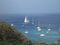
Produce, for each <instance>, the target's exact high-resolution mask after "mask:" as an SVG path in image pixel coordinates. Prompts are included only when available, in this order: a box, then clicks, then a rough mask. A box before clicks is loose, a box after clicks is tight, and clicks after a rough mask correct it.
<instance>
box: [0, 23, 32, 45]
mask: <svg viewBox="0 0 60 45" xmlns="http://www.w3.org/2000/svg"><path fill="white" fill-rule="evenodd" d="M0 45H32V43H31V41H30V40H29V39H27V38H26V37H25V36H24V35H23V34H22V33H20V32H18V30H16V29H15V28H14V27H11V25H10V24H8V23H6V22H0Z"/></svg>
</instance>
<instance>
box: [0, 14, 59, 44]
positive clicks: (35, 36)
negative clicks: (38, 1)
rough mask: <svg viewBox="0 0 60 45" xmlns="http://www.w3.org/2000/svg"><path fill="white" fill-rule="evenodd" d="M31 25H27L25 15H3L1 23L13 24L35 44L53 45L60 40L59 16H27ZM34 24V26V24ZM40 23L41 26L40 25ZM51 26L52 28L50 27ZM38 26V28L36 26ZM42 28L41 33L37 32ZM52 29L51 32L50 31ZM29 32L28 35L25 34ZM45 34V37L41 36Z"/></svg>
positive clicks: (0, 17)
mask: <svg viewBox="0 0 60 45" xmlns="http://www.w3.org/2000/svg"><path fill="white" fill-rule="evenodd" d="M27 17H28V19H29V23H28V24H25V23H24V19H25V15H23V16H22V15H21V16H20V15H9V16H8V15H1V16H0V21H6V22H8V23H10V24H13V25H14V27H16V28H17V29H18V31H20V32H21V33H22V34H24V35H25V36H26V37H27V38H28V39H30V40H31V41H32V42H33V43H37V42H46V43H52V42H57V40H59V39H60V35H59V32H60V30H59V28H60V16H59V15H58V16H57V15H50V16H49V15H45V16H44V15H43V16H27ZM32 22H34V24H32ZM38 22H39V24H38ZM49 24H50V26H49ZM35 25H36V26H35ZM38 25H39V26H40V27H41V31H38V30H37V26H38ZM48 28H51V31H49V32H48V33H47V31H48ZM25 31H27V32H28V33H25ZM41 34H45V36H40V35H41Z"/></svg>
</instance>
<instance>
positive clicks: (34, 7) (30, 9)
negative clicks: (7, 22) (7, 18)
mask: <svg viewBox="0 0 60 45" xmlns="http://www.w3.org/2000/svg"><path fill="white" fill-rule="evenodd" d="M44 13H48V14H51V13H60V0H0V14H44Z"/></svg>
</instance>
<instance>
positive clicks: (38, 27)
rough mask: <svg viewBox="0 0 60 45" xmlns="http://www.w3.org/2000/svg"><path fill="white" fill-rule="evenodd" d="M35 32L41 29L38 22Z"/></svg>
mask: <svg viewBox="0 0 60 45" xmlns="http://www.w3.org/2000/svg"><path fill="white" fill-rule="evenodd" d="M37 30H38V31H41V27H40V26H39V22H38V26H37Z"/></svg>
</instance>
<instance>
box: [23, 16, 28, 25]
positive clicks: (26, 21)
mask: <svg viewBox="0 0 60 45" xmlns="http://www.w3.org/2000/svg"><path fill="white" fill-rule="evenodd" d="M24 23H25V24H27V23H29V19H28V18H27V17H26V16H25V19H24Z"/></svg>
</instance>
